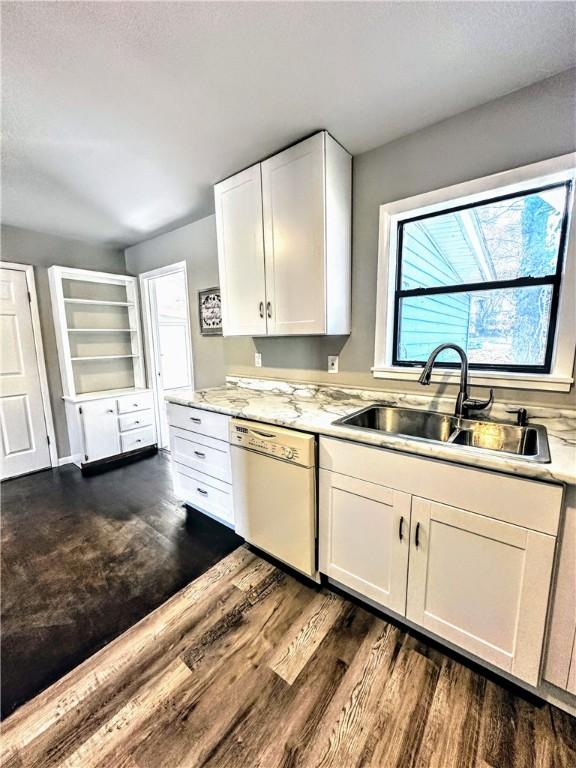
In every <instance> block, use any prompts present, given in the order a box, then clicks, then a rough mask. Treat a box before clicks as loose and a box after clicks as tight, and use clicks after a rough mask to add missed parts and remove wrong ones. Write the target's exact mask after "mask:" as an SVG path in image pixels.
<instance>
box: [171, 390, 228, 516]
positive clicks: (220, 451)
mask: <svg viewBox="0 0 576 768" xmlns="http://www.w3.org/2000/svg"><path fill="white" fill-rule="evenodd" d="M167 415H168V424H169V427H170V451H171V456H172V477H173V481H174V490H175V493H176V495H177V496H178V497H179V498H180V499H182V501H184V502H186V503H187V504H189V505H190V506H192V507H194V508H195V509H199V510H200V511H201V512H204V513H206V514H208V515H209V516H210V517H213V518H215V519H216V520H218V521H219V522H221V523H224V524H225V525H227V526H229V527H231V528H233V527H234V506H233V501H232V485H231V482H232V470H231V465H230V444H229V442H228V423H229V421H230V419H229V417H228V416H224V415H223V414H220V413H212V412H210V411H203V410H200V409H199V408H193V407H190V406H186V405H179V404H177V403H168V407H167Z"/></svg>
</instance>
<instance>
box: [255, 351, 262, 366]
mask: <svg viewBox="0 0 576 768" xmlns="http://www.w3.org/2000/svg"><path fill="white" fill-rule="evenodd" d="M254 365H255V366H256V368H262V354H261V353H260V352H254Z"/></svg>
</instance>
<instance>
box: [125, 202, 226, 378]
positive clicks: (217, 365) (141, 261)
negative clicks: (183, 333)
mask: <svg viewBox="0 0 576 768" xmlns="http://www.w3.org/2000/svg"><path fill="white" fill-rule="evenodd" d="M125 256H126V271H127V272H128V274H129V275H139V274H141V273H142V272H148V271H149V270H152V269H157V268H158V267H164V266H166V265H168V264H174V263H176V262H178V261H185V262H186V271H187V275H188V294H189V303H190V316H191V318H190V319H191V324H192V355H193V360H194V382H195V386H196V388H197V389H200V388H202V387H212V386H216V385H218V384H222V383H223V382H224V376H225V363H224V340H223V339H222V337H221V336H201V335H200V326H199V320H198V291H199V290H201V289H203V288H212V287H213V286H215V285H218V254H217V249H216V220H215V218H214V216H208V217H207V218H205V219H201V220H200V221H196V222H194V223H193V224H188V225H186V226H184V227H180V228H179V229H175V230H173V231H172V232H167V233H166V234H164V235H158V236H157V237H154V238H152V239H151V240H146V241H144V242H143V243H139V244H138V245H133V246H132V247H131V248H127V249H126V251H125Z"/></svg>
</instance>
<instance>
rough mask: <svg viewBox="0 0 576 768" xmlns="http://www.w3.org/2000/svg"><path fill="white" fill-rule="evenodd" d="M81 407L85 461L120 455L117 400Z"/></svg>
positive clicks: (85, 404) (97, 402)
mask: <svg viewBox="0 0 576 768" xmlns="http://www.w3.org/2000/svg"><path fill="white" fill-rule="evenodd" d="M81 407H82V416H81V418H82V424H83V427H84V453H85V456H84V459H85V461H97V460H98V459H105V458H107V457H108V456H115V455H116V454H117V453H120V437H119V432H118V423H117V420H118V416H117V415H116V400H114V399H110V400H108V399H106V400H94V401H93V402H91V403H83V404H82V406H81Z"/></svg>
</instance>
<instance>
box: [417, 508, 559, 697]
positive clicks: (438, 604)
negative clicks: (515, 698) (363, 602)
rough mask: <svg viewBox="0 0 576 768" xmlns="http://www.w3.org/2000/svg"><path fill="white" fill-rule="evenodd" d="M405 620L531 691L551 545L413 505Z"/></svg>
mask: <svg viewBox="0 0 576 768" xmlns="http://www.w3.org/2000/svg"><path fill="white" fill-rule="evenodd" d="M411 530H412V548H411V551H410V569H409V576H408V601H407V612H406V616H407V617H408V618H409V619H411V620H412V621H414V622H416V623H417V624H419V625H420V626H421V627H424V628H425V629H427V630H429V631H430V632H434V633H435V634H436V635H439V636H440V637H443V638H445V639H446V640H448V641H450V642H452V643H454V644H455V645H458V646H460V647H461V648H464V649H466V650H467V651H470V652H471V653H473V654H475V655H476V656H478V657H479V658H481V659H484V660H485V661H488V662H489V663H491V664H494V666H496V667H500V668H501V669H504V670H505V671H506V672H509V673H510V674H512V675H515V676H516V677H518V678H520V679H521V680H524V681H526V682H527V683H530V684H531V685H537V683H538V680H539V672H540V660H541V657H542V643H543V638H544V627H545V623H546V610H547V606H548V592H549V588H550V579H551V574H552V563H553V560H554V547H555V542H556V539H555V537H554V536H548V535H546V534H543V533H537V532H536V531H531V530H528V529H526V528H521V527H520V526H517V525H510V524H509V523H504V522H501V521H500V520H493V519H491V518H489V517H484V516H483V515H477V514H475V513H473V512H468V511H465V510H462V509H457V508H455V507H448V506H446V505H444V504H438V503H436V502H434V501H428V500H427V499H421V498H413V500H412V524H411Z"/></svg>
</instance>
